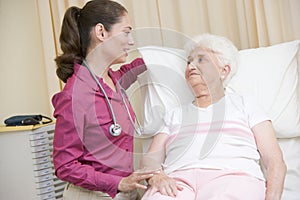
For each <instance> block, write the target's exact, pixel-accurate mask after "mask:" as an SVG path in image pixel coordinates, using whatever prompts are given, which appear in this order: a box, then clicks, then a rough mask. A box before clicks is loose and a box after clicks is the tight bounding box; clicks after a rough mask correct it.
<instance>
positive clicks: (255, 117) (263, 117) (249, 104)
mask: <svg viewBox="0 0 300 200" xmlns="http://www.w3.org/2000/svg"><path fill="white" fill-rule="evenodd" d="M243 101H244V106H245V112H246V115H247V117H248V123H249V126H250V128H252V127H254V126H255V125H257V124H259V123H261V122H263V121H267V120H270V118H269V117H268V116H267V114H266V112H265V111H264V110H263V109H262V107H261V106H260V105H259V104H258V103H257V101H256V100H255V98H254V97H252V96H244V97H243Z"/></svg>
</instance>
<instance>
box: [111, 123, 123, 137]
mask: <svg viewBox="0 0 300 200" xmlns="http://www.w3.org/2000/svg"><path fill="white" fill-rule="evenodd" d="M121 132H122V128H121V126H120V125H119V124H112V125H110V127H109V133H110V134H111V135H112V136H115V137H116V136H119V135H120V134H121Z"/></svg>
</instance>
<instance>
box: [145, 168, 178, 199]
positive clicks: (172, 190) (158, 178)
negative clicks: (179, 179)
mask: <svg viewBox="0 0 300 200" xmlns="http://www.w3.org/2000/svg"><path fill="white" fill-rule="evenodd" d="M148 183H149V185H150V186H151V187H150V188H149V190H150V196H152V195H153V194H154V193H155V192H160V193H161V194H162V195H166V196H171V197H175V196H176V195H177V192H178V190H180V191H181V190H182V189H183V188H182V187H181V186H180V185H178V184H177V183H176V181H175V180H174V179H173V178H171V177H169V176H167V175H166V174H165V173H164V172H163V171H161V172H160V173H156V174H154V175H153V177H152V178H150V179H149V180H148Z"/></svg>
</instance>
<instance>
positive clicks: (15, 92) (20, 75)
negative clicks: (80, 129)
mask: <svg viewBox="0 0 300 200" xmlns="http://www.w3.org/2000/svg"><path fill="white" fill-rule="evenodd" d="M0 27H1V28H0V30H1V31H0V52H1V53H0V91H1V98H0V124H3V123H4V119H5V118H7V117H9V116H12V115H15V114H45V115H48V116H51V115H52V113H51V104H50V97H49V96H48V91H47V80H46V75H45V74H46V73H45V67H44V66H45V64H44V57H43V56H44V55H43V47H42V38H41V31H40V22H39V16H38V7H37V1H36V0H0Z"/></svg>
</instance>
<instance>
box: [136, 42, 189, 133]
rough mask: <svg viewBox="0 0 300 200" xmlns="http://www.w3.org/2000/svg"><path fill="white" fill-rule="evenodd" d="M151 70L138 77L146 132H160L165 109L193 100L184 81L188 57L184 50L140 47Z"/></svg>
mask: <svg viewBox="0 0 300 200" xmlns="http://www.w3.org/2000/svg"><path fill="white" fill-rule="evenodd" d="M138 50H139V52H140V54H141V55H142V57H143V59H144V62H145V63H146V65H147V68H148V70H147V71H146V72H145V73H143V74H142V75H141V76H139V77H138V82H139V84H140V88H141V95H142V102H143V104H144V106H143V109H144V111H143V127H144V132H145V134H151V135H152V134H155V133H157V132H158V131H159V130H160V128H161V125H162V122H163V120H162V119H163V117H164V115H165V112H166V110H169V109H171V108H173V107H175V106H180V105H183V104H185V103H186V102H191V101H192V100H193V94H192V91H191V89H190V88H189V86H188V85H187V84H186V82H185V77H184V71H185V67H186V56H185V53H184V51H183V50H180V49H174V48H166V47H159V46H146V47H141V48H139V49H138Z"/></svg>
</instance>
